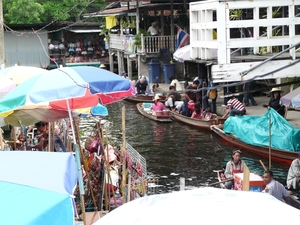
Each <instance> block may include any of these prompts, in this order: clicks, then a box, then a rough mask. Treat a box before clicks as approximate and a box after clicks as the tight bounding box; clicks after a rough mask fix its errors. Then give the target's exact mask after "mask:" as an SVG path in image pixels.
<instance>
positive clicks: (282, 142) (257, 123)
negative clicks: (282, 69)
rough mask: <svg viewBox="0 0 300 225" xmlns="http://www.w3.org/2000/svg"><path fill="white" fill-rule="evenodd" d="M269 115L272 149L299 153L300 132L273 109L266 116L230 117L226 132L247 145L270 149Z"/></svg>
mask: <svg viewBox="0 0 300 225" xmlns="http://www.w3.org/2000/svg"><path fill="white" fill-rule="evenodd" d="M269 115H270V116H271V134H272V135H271V138H272V140H271V144H272V148H277V149H281V150H288V151H293V152H299V151H300V144H299V143H300V130H299V129H297V128H295V127H293V126H292V125H291V124H290V123H289V122H288V121H287V120H286V119H284V118H283V117H282V116H281V115H279V114H278V113H277V112H276V111H275V110H274V109H272V108H271V109H269V110H268V111H267V112H266V113H265V115H264V116H230V117H229V118H228V119H227V120H226V121H225V123H224V132H225V133H229V134H234V135H235V136H237V137H238V138H239V139H240V140H241V141H243V142H245V143H248V144H251V145H255V146H265V147H268V146H269Z"/></svg>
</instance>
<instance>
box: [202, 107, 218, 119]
mask: <svg viewBox="0 0 300 225" xmlns="http://www.w3.org/2000/svg"><path fill="white" fill-rule="evenodd" d="M217 117H218V116H217V114H214V113H212V112H211V110H210V107H207V109H206V110H205V111H204V112H203V119H204V120H212V119H215V118H217Z"/></svg>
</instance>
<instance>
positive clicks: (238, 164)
mask: <svg viewBox="0 0 300 225" xmlns="http://www.w3.org/2000/svg"><path fill="white" fill-rule="evenodd" d="M241 154H242V152H241V150H239V149H236V150H233V151H232V155H231V160H230V161H229V162H227V164H226V169H225V173H224V176H225V178H226V179H228V180H229V181H227V182H225V187H226V188H227V189H231V188H233V183H234V181H233V179H234V174H235V173H243V172H244V165H246V164H245V162H244V160H242V159H241Z"/></svg>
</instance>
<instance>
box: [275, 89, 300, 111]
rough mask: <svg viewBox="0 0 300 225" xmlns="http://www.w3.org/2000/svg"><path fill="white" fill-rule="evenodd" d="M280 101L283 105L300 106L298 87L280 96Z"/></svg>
mask: <svg viewBox="0 0 300 225" xmlns="http://www.w3.org/2000/svg"><path fill="white" fill-rule="evenodd" d="M280 100H281V102H282V104H283V105H285V106H287V107H289V106H291V107H293V108H298V107H300V87H298V88H296V89H295V90H293V91H291V92H290V93H288V94H286V95H285V96H282V97H281V99H280Z"/></svg>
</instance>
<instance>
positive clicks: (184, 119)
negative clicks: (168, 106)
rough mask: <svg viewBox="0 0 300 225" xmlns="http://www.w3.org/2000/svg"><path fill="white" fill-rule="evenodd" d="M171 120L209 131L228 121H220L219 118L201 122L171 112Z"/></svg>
mask: <svg viewBox="0 0 300 225" xmlns="http://www.w3.org/2000/svg"><path fill="white" fill-rule="evenodd" d="M171 118H172V119H173V120H175V121H179V122H182V123H185V124H187V125H190V126H193V127H196V128H199V129H207V130H209V129H210V126H211V125H220V124H224V122H225V120H226V119H219V118H217V119H212V120H199V119H194V118H191V117H187V116H184V115H181V114H179V113H177V112H171Z"/></svg>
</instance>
